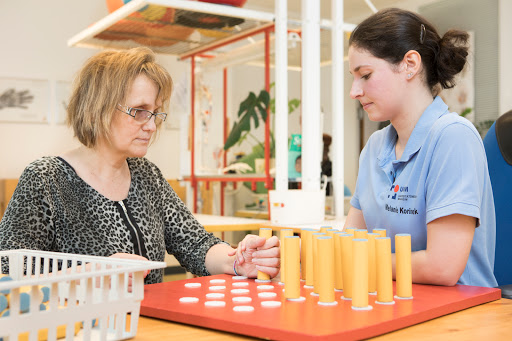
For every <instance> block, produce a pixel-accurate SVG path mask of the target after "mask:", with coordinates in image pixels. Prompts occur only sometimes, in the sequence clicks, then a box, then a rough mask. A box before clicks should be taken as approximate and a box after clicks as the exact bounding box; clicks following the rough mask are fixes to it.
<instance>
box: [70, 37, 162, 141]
mask: <svg viewBox="0 0 512 341" xmlns="http://www.w3.org/2000/svg"><path fill="white" fill-rule="evenodd" d="M140 74H143V75H145V76H147V77H148V78H149V79H151V80H152V81H153V82H155V84H156V85H157V87H158V98H157V100H158V101H161V103H162V107H161V109H160V110H161V111H165V112H166V110H167V108H168V103H169V99H170V97H171V92H172V79H171V76H170V75H169V73H168V72H167V71H166V70H165V69H164V68H163V67H162V66H161V65H159V64H157V63H156V62H155V54H154V53H153V51H151V50H150V49H148V48H145V47H137V48H133V49H130V50H126V51H104V52H100V53H98V54H96V55H95V56H93V57H91V58H89V60H87V62H86V63H85V65H84V66H83V67H82V69H81V70H80V71H79V72H78V74H77V76H76V78H75V80H74V83H73V90H72V93H71V98H70V101H69V105H68V109H67V122H68V125H69V126H71V127H72V128H73V131H74V133H75V136H76V137H77V138H78V140H79V141H80V142H81V143H82V144H83V145H84V146H86V147H89V148H92V147H94V146H95V145H96V142H97V141H98V138H99V137H103V138H106V139H107V140H109V138H110V124H111V122H112V118H113V115H114V113H115V112H116V109H117V108H118V104H121V105H124V100H125V99H126V96H127V93H128V91H129V89H130V87H131V85H132V83H133V81H134V80H135V78H137V76H138V75H140Z"/></svg>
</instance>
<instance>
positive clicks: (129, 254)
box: [110, 252, 149, 292]
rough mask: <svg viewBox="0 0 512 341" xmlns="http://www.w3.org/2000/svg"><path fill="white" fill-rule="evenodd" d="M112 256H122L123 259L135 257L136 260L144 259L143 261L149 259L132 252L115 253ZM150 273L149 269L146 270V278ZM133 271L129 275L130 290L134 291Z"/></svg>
mask: <svg viewBox="0 0 512 341" xmlns="http://www.w3.org/2000/svg"><path fill="white" fill-rule="evenodd" d="M110 257H112V258H121V259H134V260H143V261H147V260H148V259H147V258H146V257H142V256H139V255H134V254H131V253H120V252H118V253H115V254H113V255H112V256H110ZM148 274H149V270H145V271H144V278H146V276H147V275H148ZM132 275H133V274H132V273H131V272H130V274H129V275H128V292H132V281H133V278H132Z"/></svg>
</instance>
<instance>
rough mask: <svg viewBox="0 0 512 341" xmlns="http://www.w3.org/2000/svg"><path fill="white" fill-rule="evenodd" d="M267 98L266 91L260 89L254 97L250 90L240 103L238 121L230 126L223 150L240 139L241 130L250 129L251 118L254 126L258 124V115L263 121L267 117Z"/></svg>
mask: <svg viewBox="0 0 512 341" xmlns="http://www.w3.org/2000/svg"><path fill="white" fill-rule="evenodd" d="M269 99H270V96H269V94H268V92H267V91H265V90H262V91H261V92H260V94H259V95H258V97H256V94H254V92H250V93H249V95H248V96H247V98H246V99H245V100H243V101H242V103H240V108H239V109H238V117H239V119H238V122H236V123H235V124H233V128H231V132H230V133H229V136H228V138H227V140H226V143H225V144H224V150H228V149H229V148H231V147H232V146H234V145H235V144H236V143H237V142H238V141H239V140H240V138H241V136H242V132H244V131H250V130H251V118H252V120H253V121H254V126H255V128H258V126H259V120H260V116H261V118H262V119H263V120H264V121H265V120H266V119H267V112H266V108H267V107H268V102H269ZM258 114H259V115H258Z"/></svg>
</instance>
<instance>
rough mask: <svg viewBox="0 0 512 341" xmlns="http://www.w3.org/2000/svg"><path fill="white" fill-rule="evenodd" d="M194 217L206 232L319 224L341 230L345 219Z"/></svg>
mask: <svg viewBox="0 0 512 341" xmlns="http://www.w3.org/2000/svg"><path fill="white" fill-rule="evenodd" d="M194 217H195V218H196V219H197V221H199V222H200V223H201V225H203V226H204V228H205V230H206V231H208V232H227V231H249V230H259V228H260V227H270V228H272V229H273V230H275V231H279V230H281V229H293V230H294V232H300V230H301V229H303V228H308V227H314V228H317V229H318V228H319V227H320V226H331V227H332V228H335V229H340V230H341V228H342V227H343V225H344V224H345V219H346V217H342V218H341V219H337V220H333V218H331V219H329V217H327V219H326V220H324V221H323V222H321V223H318V224H304V225H299V224H293V225H287V224H275V223H271V222H270V221H268V220H265V219H252V218H240V217H228V216H218V215H210V214H197V213H196V214H194Z"/></svg>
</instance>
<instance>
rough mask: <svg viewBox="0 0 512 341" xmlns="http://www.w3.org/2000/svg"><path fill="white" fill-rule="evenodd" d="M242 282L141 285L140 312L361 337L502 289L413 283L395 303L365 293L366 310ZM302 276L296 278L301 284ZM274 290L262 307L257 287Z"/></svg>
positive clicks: (306, 335) (280, 334)
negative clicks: (240, 299) (243, 299)
mask: <svg viewBox="0 0 512 341" xmlns="http://www.w3.org/2000/svg"><path fill="white" fill-rule="evenodd" d="M212 279H225V280H226V281H225V283H224V284H210V280H212ZM246 281H247V282H248V283H249V285H248V286H246V287H234V286H232V283H234V282H236V281H234V280H233V279H232V276H229V275H216V276H209V277H201V278H194V279H188V280H182V281H173V282H166V283H159V284H152V285H146V286H145V291H144V300H143V301H142V304H141V311H140V314H141V315H144V316H149V317H156V318H160V319H164V320H169V321H175V322H181V323H186V324H191V325H196V326H200V327H206V328H211V329H218V330H222V331H227V332H232V333H237V334H244V335H249V336H254V337H259V338H265V339H273V340H306V339H307V340H312V339H313V340H340V339H341V338H343V340H356V339H364V338H369V337H373V336H377V335H381V334H384V333H388V332H391V331H394V330H398V329H401V328H404V327H407V326H411V325H414V324H417V323H421V322H424V321H427V320H430V319H433V318H436V317H439V316H442V315H446V314H449V313H452V312H455V311H459V310H462V309H466V308H469V307H472V306H475V305H479V304H482V303H486V302H490V301H494V300H498V299H500V297H501V291H500V290H499V289H494V288H483V287H473V286H465V285H456V286H454V287H442V286H432V285H419V284H414V285H413V296H414V298H413V299H412V300H397V299H395V304H394V305H389V306H388V305H380V304H375V299H376V296H373V295H370V296H369V304H370V305H372V306H373V309H372V310H370V311H354V310H352V308H351V301H345V300H343V299H341V296H342V293H339V292H337V293H336V295H335V296H336V300H337V302H338V304H337V305H335V306H321V305H319V304H318V303H317V302H318V296H311V295H310V293H311V292H312V290H311V289H304V288H303V287H302V288H301V296H303V297H305V298H306V300H305V301H304V302H290V301H287V300H286V299H285V298H284V293H283V292H282V290H283V288H284V286H282V285H279V284H278V283H277V282H272V283H270V284H271V285H273V286H274V290H261V289H259V288H258V286H259V285H262V283H256V282H255V281H254V280H251V279H249V280H246ZM190 282H197V283H201V287H200V288H186V287H185V283H190ZM214 285H215V286H217V285H225V286H226V288H225V289H224V290H215V291H212V290H210V289H209V287H210V286H214ZM302 285H303V282H301V286H302ZM238 288H247V289H249V294H245V295H240V294H232V293H231V289H238ZM263 291H273V292H276V293H277V297H276V298H273V299H271V300H275V301H280V302H281V306H280V307H277V308H276V307H274V308H267V307H262V306H261V301H263V300H269V299H262V298H259V297H258V292H263ZM209 292H217V293H224V294H225V297H224V299H222V300H224V301H225V302H226V305H225V306H224V307H206V306H205V304H204V303H205V302H206V301H210V300H211V299H208V298H207V297H206V294H207V293H209ZM235 296H249V297H251V298H252V302H251V303H244V304H240V303H234V302H233V301H232V298H233V297H235ZM181 297H197V298H199V302H197V303H180V301H179V299H180V298H181ZM236 305H251V306H253V307H254V311H252V312H235V311H233V307H234V306H236Z"/></svg>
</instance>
